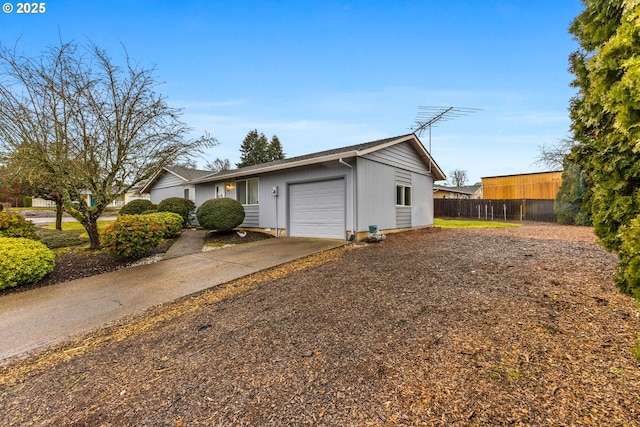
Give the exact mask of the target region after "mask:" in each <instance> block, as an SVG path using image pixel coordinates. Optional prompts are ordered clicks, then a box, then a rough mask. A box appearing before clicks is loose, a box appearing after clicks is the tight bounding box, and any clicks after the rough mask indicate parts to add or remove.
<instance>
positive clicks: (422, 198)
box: [411, 173, 433, 227]
mask: <svg viewBox="0 0 640 427" xmlns="http://www.w3.org/2000/svg"><path fill="white" fill-rule="evenodd" d="M411 184H412V187H411V189H412V191H411V192H412V197H413V205H412V206H411V221H412V226H414V227H418V226H423V225H433V178H432V177H430V176H425V175H422V174H419V173H412V174H411Z"/></svg>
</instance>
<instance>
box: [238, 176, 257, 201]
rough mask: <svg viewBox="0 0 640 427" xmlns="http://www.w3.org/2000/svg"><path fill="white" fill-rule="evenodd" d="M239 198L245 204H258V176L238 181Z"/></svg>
mask: <svg viewBox="0 0 640 427" xmlns="http://www.w3.org/2000/svg"><path fill="white" fill-rule="evenodd" d="M236 188H237V199H238V201H239V202H240V203H242V204H243V205H257V204H258V178H251V179H244V180H241V181H236Z"/></svg>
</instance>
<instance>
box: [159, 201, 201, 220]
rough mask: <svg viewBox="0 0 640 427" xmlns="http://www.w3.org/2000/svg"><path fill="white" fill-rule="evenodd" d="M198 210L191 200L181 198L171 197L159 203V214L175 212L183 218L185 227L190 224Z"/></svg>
mask: <svg viewBox="0 0 640 427" xmlns="http://www.w3.org/2000/svg"><path fill="white" fill-rule="evenodd" d="M195 210H196V205H195V203H193V201H191V200H189V199H183V198H181V197H169V198H168V199H164V200H163V201H161V202H160V203H158V212H173V213H177V214H179V215H180V216H181V217H182V220H183V223H182V224H183V226H185V225H187V224H189V221H190V220H191V215H192V214H193V212H194V211H195Z"/></svg>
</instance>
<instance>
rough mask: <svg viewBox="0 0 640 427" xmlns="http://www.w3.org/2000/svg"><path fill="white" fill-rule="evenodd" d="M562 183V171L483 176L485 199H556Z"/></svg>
mask: <svg viewBox="0 0 640 427" xmlns="http://www.w3.org/2000/svg"><path fill="white" fill-rule="evenodd" d="M561 184H562V171H551V172H537V173H525V174H517V175H503V176H490V177H485V178H482V192H483V197H484V198H485V199H490V200H503V199H531V200H534V199H537V200H555V198H556V194H558V190H559V189H560V185H561Z"/></svg>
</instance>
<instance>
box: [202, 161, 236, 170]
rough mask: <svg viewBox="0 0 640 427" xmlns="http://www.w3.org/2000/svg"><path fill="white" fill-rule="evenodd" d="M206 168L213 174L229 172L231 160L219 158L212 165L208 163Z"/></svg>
mask: <svg viewBox="0 0 640 427" xmlns="http://www.w3.org/2000/svg"><path fill="white" fill-rule="evenodd" d="M205 167H206V168H207V169H209V170H210V171H213V172H222V171H228V170H231V162H230V161H229V159H224V160H223V159H221V158H217V159H215V160H214V161H213V162H211V163H209V162H207V164H206V166H205Z"/></svg>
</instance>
